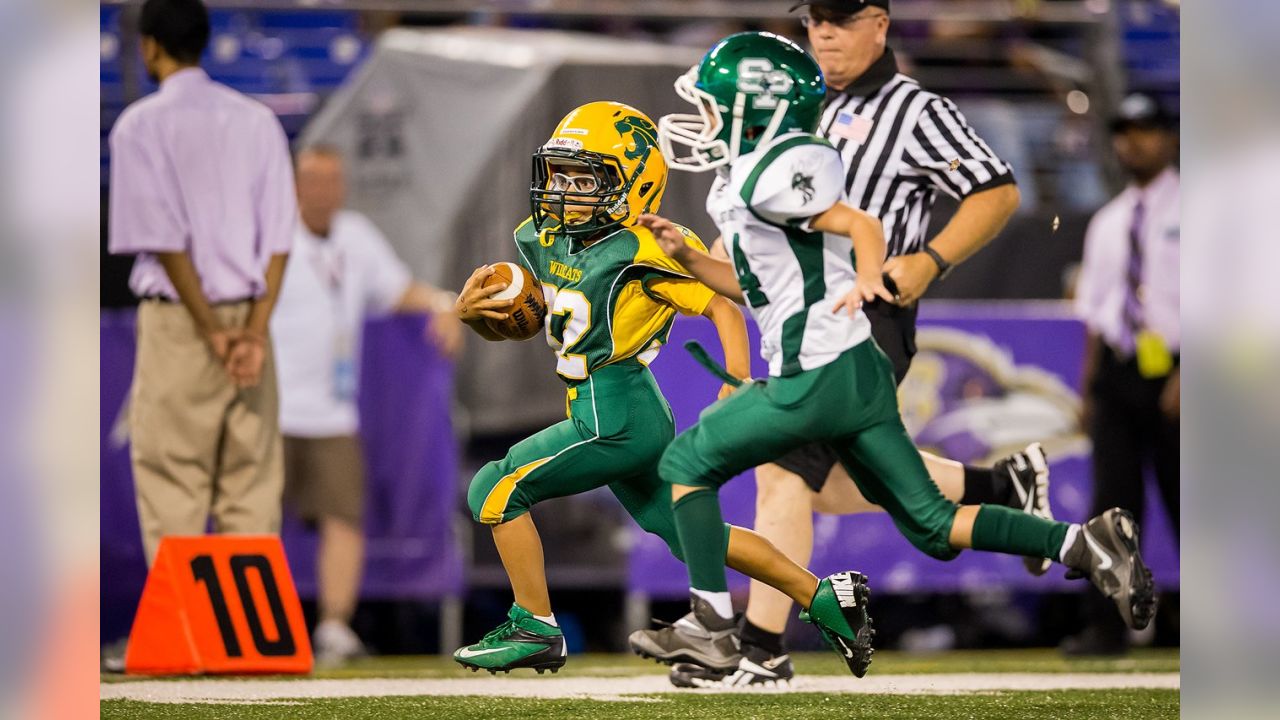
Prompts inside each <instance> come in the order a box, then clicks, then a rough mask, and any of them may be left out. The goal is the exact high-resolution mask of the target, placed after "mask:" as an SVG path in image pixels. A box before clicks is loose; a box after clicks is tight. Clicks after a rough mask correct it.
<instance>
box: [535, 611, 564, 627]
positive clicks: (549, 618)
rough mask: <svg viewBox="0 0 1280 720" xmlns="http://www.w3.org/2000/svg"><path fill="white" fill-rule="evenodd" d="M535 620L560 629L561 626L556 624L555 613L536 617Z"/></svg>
mask: <svg viewBox="0 0 1280 720" xmlns="http://www.w3.org/2000/svg"><path fill="white" fill-rule="evenodd" d="M533 619H534V620H540V621H542V622H544V623H546V624H548V625H550V626H551V627H560V626H559V625H557V624H556V614H555V613H551V614H550V615H534V616H533Z"/></svg>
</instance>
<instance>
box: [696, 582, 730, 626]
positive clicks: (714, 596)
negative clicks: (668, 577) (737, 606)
mask: <svg viewBox="0 0 1280 720" xmlns="http://www.w3.org/2000/svg"><path fill="white" fill-rule="evenodd" d="M689 590H690V592H692V593H693V594H694V595H697V596H698V597H700V598H702V599H703V600H706V601H707V602H708V603H710V604H711V609H713V610H715V611H716V614H717V615H719V616H720V617H722V618H726V619H729V618H732V617H733V601H732V600H730V599H729V593H727V592H708V591H706V590H699V589H697V588H689Z"/></svg>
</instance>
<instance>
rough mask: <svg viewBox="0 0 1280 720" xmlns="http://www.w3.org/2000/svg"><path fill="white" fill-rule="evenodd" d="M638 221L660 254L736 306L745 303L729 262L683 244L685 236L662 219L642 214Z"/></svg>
mask: <svg viewBox="0 0 1280 720" xmlns="http://www.w3.org/2000/svg"><path fill="white" fill-rule="evenodd" d="M638 222H639V224H640V225H643V226H644V227H646V228H648V229H649V230H650V231H651V232H652V233H653V238H654V240H656V241H657V242H658V247H660V248H662V252H664V253H666V254H667V256H668V257H670V258H671V259H672V260H675V261H676V262H678V263H680V264H681V265H683V266H684V268H685V269H686V270H688V271H689V272H690V273H691V274H692V275H693V276H694V277H695V278H697V279H698V280H699V281H701V282H702V284H703V285H706V286H707V287H709V288H711V289H712V290H715V291H716V292H717V293H718V294H720V295H723V296H725V297H727V298H729V299H730V300H732V301H734V302H736V303H738V304H739V305H743V304H745V303H746V300H745V299H743V297H742V288H741V287H740V286H739V285H738V276H737V275H736V274H735V273H734V272H733V265H731V264H730V263H729V262H728V261H725V260H717V259H716V258H713V257H711V256H710V255H708V254H706V253H704V252H701V251H700V250H698V249H697V248H694V247H691V246H690V245H689V244H688V243H686V242H685V238H684V233H681V232H680V230H679V228H677V227H676V226H675V225H674V224H673V223H672V222H671V221H670V220H667V219H666V218H664V217H661V216H658V215H641V216H640V218H639V220H638Z"/></svg>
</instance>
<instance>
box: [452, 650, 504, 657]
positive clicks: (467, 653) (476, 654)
mask: <svg viewBox="0 0 1280 720" xmlns="http://www.w3.org/2000/svg"><path fill="white" fill-rule="evenodd" d="M507 649H509V648H488V649H485V650H472V649H471V648H462V649H461V650H459V651H458V657H462V658H473V657H480V656H481V655H488V654H490V653H496V652H502V651H503V650H507Z"/></svg>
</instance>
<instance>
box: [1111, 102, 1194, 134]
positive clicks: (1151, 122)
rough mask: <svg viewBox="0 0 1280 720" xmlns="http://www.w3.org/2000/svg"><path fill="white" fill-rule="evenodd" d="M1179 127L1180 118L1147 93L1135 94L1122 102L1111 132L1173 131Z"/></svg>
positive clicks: (1117, 110)
mask: <svg viewBox="0 0 1280 720" xmlns="http://www.w3.org/2000/svg"><path fill="white" fill-rule="evenodd" d="M1177 126H1178V116H1177V114H1175V113H1173V112H1172V111H1170V110H1169V108H1168V107H1166V106H1165V105H1164V103H1162V102H1160V100H1159V99H1158V98H1155V97H1152V96H1151V95H1147V94H1146V93H1133V94H1131V95H1129V96H1128V97H1126V98H1125V99H1124V100H1121V101H1120V107H1119V108H1117V109H1116V114H1115V117H1113V118H1111V132H1123V131H1125V130H1128V129H1129V128H1135V127H1136V128H1148V129H1152V128H1154V129H1161V130H1172V129H1173V128H1176V127H1177Z"/></svg>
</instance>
